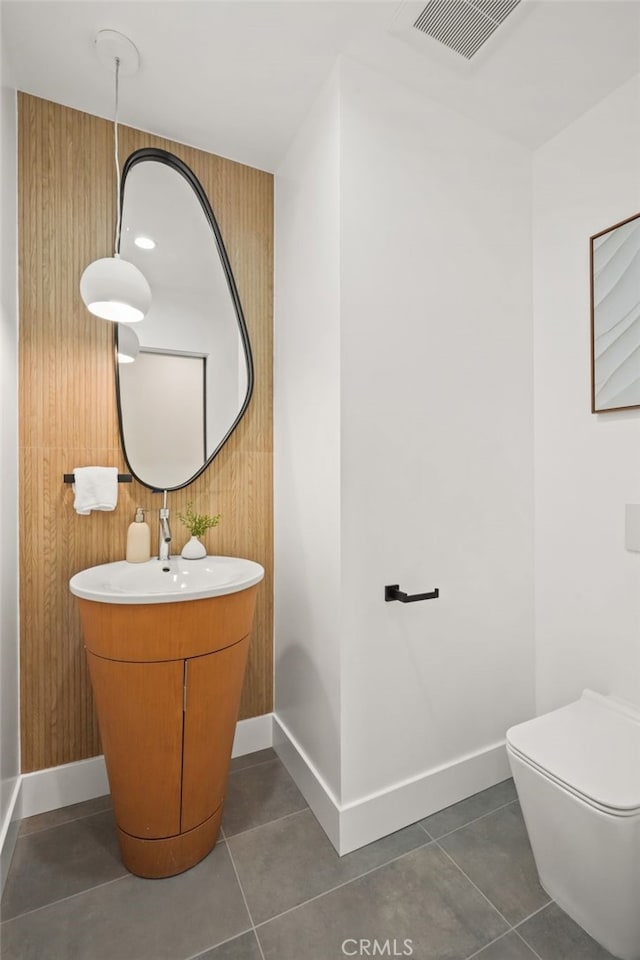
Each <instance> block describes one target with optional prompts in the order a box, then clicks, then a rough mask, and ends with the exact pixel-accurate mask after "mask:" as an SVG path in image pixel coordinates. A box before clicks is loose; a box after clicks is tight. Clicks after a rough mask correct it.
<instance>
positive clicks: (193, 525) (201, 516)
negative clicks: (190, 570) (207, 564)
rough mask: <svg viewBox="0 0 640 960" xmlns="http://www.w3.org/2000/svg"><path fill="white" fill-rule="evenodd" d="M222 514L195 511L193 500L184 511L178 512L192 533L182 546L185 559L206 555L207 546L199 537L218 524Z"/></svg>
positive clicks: (195, 558) (180, 518)
mask: <svg viewBox="0 0 640 960" xmlns="http://www.w3.org/2000/svg"><path fill="white" fill-rule="evenodd" d="M220 516H221V515H220V514H219V513H218V514H217V515H216V516H215V517H212V516H210V515H209V514H208V513H195V512H194V509H193V504H192V503H191V502H189V503H188V504H187V509H186V510H185V512H184V513H178V520H180V521H181V522H182V523H184V525H185V527H186V528H187V530H188V531H189V533H190V534H191V539H190V540H187V542H186V543H185V545H184V547H183V548H182V556H183V557H184V558H185V560H199V559H200V558H201V557H206V555H207V548H206V547H205V545H204V543H202V541H201V540H200V539H199V538H200V537H201V536H202V535H203V534H204V533H206V531H207V530H209V529H210V528H211V527H217V526H218V524H219V523H220Z"/></svg>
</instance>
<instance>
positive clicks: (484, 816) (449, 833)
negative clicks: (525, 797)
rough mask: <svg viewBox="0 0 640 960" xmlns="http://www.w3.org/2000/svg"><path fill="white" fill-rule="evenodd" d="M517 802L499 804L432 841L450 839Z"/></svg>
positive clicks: (510, 801) (516, 800) (424, 828)
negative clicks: (454, 834)
mask: <svg viewBox="0 0 640 960" xmlns="http://www.w3.org/2000/svg"><path fill="white" fill-rule="evenodd" d="M517 802H518V798H517V797H516V798H515V799H514V800H508V801H507V803H503V804H501V805H500V806H499V807H496V808H495V810H489V812H488V813H483V814H481V816H479V817H475V818H474V819H473V820H469V821H468V823H463V824H461V825H460V826H459V827H456V828H455V829H454V830H448V831H447V832H446V833H441V834H440V836H439V837H434V838H433V839H434V840H435V841H436V843H437V842H438V840H444V838H445V837H450V836H451V835H452V834H453V833H458V831H460V830H464V829H465V827H470V826H471V824H472V823H479V822H480V821H481V820H486V819H487V817H491V816H493V814H494V813H498V811H499V810H504V809H505V808H506V807H510V806H511V805H512V804H513V803H517ZM433 816H434V817H435V816H437V814H435V813H434V814H433ZM426 819H427V820H428V819H429V818H428V817H427V818H426ZM420 826H422V824H420ZM422 829H423V830H426V829H427V828H426V827H422ZM427 832H428V831H427Z"/></svg>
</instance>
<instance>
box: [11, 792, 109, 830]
mask: <svg viewBox="0 0 640 960" xmlns="http://www.w3.org/2000/svg"><path fill="white" fill-rule="evenodd" d="M107 796H108V794H107ZM87 802H88V803H90V802H91V801H87ZM60 809H61V810H64V807H60ZM112 811H113V807H112V805H111V804H109V806H108V807H104V808H103V809H102V810H95V811H94V812H93V813H81V814H80V815H79V816H78V817H71V818H70V819H69V820H62V821H61V822H60V823H52V824H51V825H50V826H48V827H40V828H39V829H38V830H29V832H28V833H22V834H21V833H20V832H18V836H17V837H16V842H17V841H18V840H28V839H29V837H35V836H37V835H38V834H39V833H46V831H47V830H57V829H58V827H66V826H67V825H68V824H70V823H77V822H78V821H79V820H90V819H91V817H98V816H100V814H101V813H109V812H112ZM34 816H36V817H42V816H44V814H42V813H36V814H34ZM30 819H31V817H25V818H24V819H23V820H21V821H20V823H21V824H22V823H24V822H26V821H27V820H30Z"/></svg>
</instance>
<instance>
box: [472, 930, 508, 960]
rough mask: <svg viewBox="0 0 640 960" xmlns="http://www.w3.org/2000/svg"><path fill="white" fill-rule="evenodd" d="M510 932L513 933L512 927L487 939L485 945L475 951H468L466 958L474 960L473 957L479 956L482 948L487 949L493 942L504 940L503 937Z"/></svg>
mask: <svg viewBox="0 0 640 960" xmlns="http://www.w3.org/2000/svg"><path fill="white" fill-rule="evenodd" d="M510 933H513V929H511V930H505V931H504V933H501V934H500V936H499V937H496V938H495V939H494V940H489V943H485V945H484V946H483V947H480V949H479V950H476V951H475V953H470V954H469V956H468V957H467V958H466V960H474V958H475V957H479V956H480V954H481V953H482V952H483V950H487V949H488V948H489V947H492V946H493V945H494V943H500V941H501V940H504V938H505V937H508V936H509V934H510Z"/></svg>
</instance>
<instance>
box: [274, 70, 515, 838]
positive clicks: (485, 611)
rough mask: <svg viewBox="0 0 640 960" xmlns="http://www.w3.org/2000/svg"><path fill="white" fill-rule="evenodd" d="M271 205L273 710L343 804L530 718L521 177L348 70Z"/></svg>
mask: <svg viewBox="0 0 640 960" xmlns="http://www.w3.org/2000/svg"><path fill="white" fill-rule="evenodd" d="M337 85H338V86H337ZM276 195H277V207H276V209H277V217H276V236H277V241H276V262H277V278H278V280H277V291H278V296H277V300H276V317H277V320H276V366H275V384H276V413H275V423H276V483H275V489H276V578H277V579H276V631H275V632H276V651H277V655H276V717H277V719H278V720H281V721H284V724H285V725H286V727H287V728H288V730H289V732H290V733H291V734H293V736H294V738H295V739H296V740H297V742H298V745H300V746H302V748H303V750H304V752H306V754H307V757H308V758H309V759H311V761H312V763H313V765H315V767H316V770H317V771H319V772H320V774H321V776H322V777H324V778H325V780H326V781H328V783H329V784H330V786H331V788H332V790H333V793H334V796H335V798H336V799H337V801H338V803H339V804H341V805H342V808H344V809H346V808H347V807H349V806H353V805H354V804H355V805H357V804H358V802H359V801H361V800H363V799H364V798H366V797H367V796H368V795H371V794H374V793H377V792H384V791H393V790H394V789H395V788H396V787H398V786H400V785H401V784H402V783H403V781H407V780H411V779H412V778H420V777H423V776H425V775H429V774H430V772H432V771H434V770H435V768H437V767H440V766H443V765H445V766H446V765H447V764H452V765H455V764H456V763H457V762H458V761H460V760H461V759H462V758H463V757H464V756H467V755H469V754H473V753H476V752H478V753H482V752H483V751H488V752H489V751H491V749H492V748H493V747H494V745H495V744H496V742H499V741H502V739H503V737H504V732H505V730H506V728H507V727H508V726H509V725H510V724H512V723H515V722H517V721H519V720H522V719H524V718H526V717H529V716H531V715H532V713H533V709H534V688H533V680H534V665H533V541H532V534H533V463H532V453H533V423H532V408H533V401H532V331H531V275H530V274H531V251H530V235H531V234H530V230H531V223H530V163H529V159H528V155H527V152H526V151H525V150H524V149H522V148H520V147H517V146H515V145H513V144H510V143H509V142H507V141H506V140H504V139H502V138H500V137H498V136H495V135H493V134H489V133H487V132H485V131H484V130H483V129H482V128H480V127H478V126H476V125H473V124H471V123H469V122H468V121H467V120H465V119H463V118H461V117H459V116H457V115H455V114H453V113H451V112H449V111H447V110H446V109H444V108H441V107H439V106H437V105H435V104H432V103H429V102H426V103H425V101H424V98H423V97H421V96H419V95H417V94H414V93H412V92H411V91H410V90H408V89H407V88H405V87H402V86H400V85H399V84H396V83H394V82H393V81H390V80H389V79H388V78H386V77H382V76H381V75H379V74H377V73H376V72H374V71H372V70H370V69H369V68H365V67H363V66H361V65H359V64H356V63H355V62H353V61H348V60H342V61H341V64H340V66H339V71H338V79H337V81H336V77H335V76H334V78H333V79H332V82H331V84H330V86H329V88H328V89H327V90H325V93H324V96H323V98H322V99H321V101H320V102H319V103H318V104H317V105H316V108H315V110H314V112H313V114H312V116H311V117H310V118H309V119H308V120H307V122H306V124H305V125H304V127H303V128H302V130H301V131H300V133H299V134H298V137H297V138H296V140H295V142H294V144H293V145H292V147H291V149H290V150H289V152H288V154H287V157H286V159H285V161H284V163H283V164H282V166H281V167H280V168H279V170H278V171H277V175H276ZM398 582H399V583H400V584H401V586H402V587H403V589H406V590H408V591H409V592H411V593H415V592H422V591H424V590H428V589H430V588H432V587H435V586H438V587H439V588H440V590H441V598H440V599H439V600H437V601H431V602H425V603H421V604H415V605H410V606H408V605H400V604H397V603H395V604H385V602H384V585H385V584H388V583H398ZM336 763H339V767H338V768H336ZM491 769H492V770H493V771H495V769H496V767H495V766H492V767H491ZM503 775H504V776H506V775H507V773H506V772H505V773H504V774H503ZM482 776H490V774H489V773H487V771H485V772H484V774H482V773H481V774H480V775H479V777H482ZM474 785H475V789H476V790H478V789H482V787H484V786H487V785H488V784H487V783H486V782H482V781H481V779H479V778H477V779H476V780H473V777H472V780H471V781H467V783H466V786H467V788H468V789H467V792H468V793H473V792H474ZM447 789H448V788H445V789H444V791H443V795H446V794H447ZM455 789H459V784H458V787H456V788H455ZM449 795H450V796H452V794H451V793H450V794H449ZM463 795H464V794H463ZM453 799H460V797H459V796H452V799H450V800H449V801H448V802H453ZM417 802H422V800H420V799H419V800H418V801H417ZM427 802H428V801H427ZM432 802H435V801H433V798H432ZM412 803H413V801H412ZM440 805H441V806H443V805H446V802H445V803H441V804H440ZM413 809H414V811H415V809H416V808H415V804H414V806H413ZM432 809H434V807H431V809H427V808H425V809H424V813H428V812H431V810H432ZM387 813H388V811H387ZM349 815H350V814H349ZM417 815H419V814H417ZM417 815H415V816H414V817H413V819H416V818H417ZM373 816H374V818H375V816H377V814H375V813H374V814H373ZM385 816H386V814H385ZM393 816H394V814H393V813H391V814H390V815H389V816H388V817H387V823H389V822H391V820H393ZM380 822H382V818H381V820H380ZM367 830H368V831H369V838H371V837H370V832H371V831H370V830H369V827H367ZM365 832H366V831H365ZM382 832H388V830H382V829H381V831H380V833H379V834H378V835H381V833H382ZM349 833H350V836H351V838H353V837H354V836H355V835H356V834H358V827H357V824H356V825H355V827H354V821H353V818H352V819H351V821H350V825H349ZM334 839H335V838H334ZM343 839H344V838H343ZM340 842H341V843H342V841H340ZM344 842H347V841H344ZM362 842H364V841H362ZM348 843H351V840H349V841H348ZM344 849H345V848H344V845H343V851H344Z"/></svg>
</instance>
